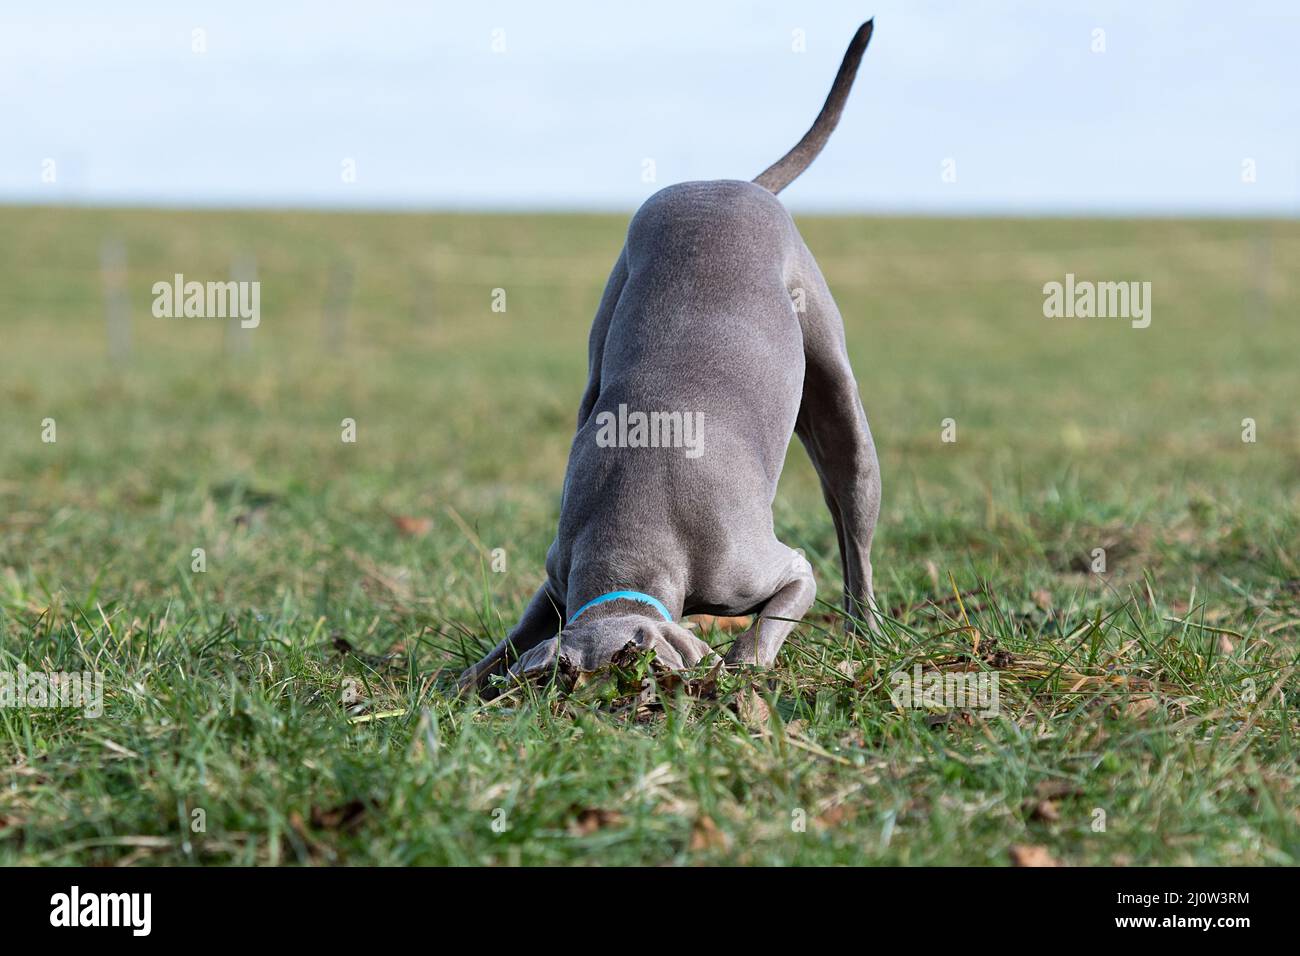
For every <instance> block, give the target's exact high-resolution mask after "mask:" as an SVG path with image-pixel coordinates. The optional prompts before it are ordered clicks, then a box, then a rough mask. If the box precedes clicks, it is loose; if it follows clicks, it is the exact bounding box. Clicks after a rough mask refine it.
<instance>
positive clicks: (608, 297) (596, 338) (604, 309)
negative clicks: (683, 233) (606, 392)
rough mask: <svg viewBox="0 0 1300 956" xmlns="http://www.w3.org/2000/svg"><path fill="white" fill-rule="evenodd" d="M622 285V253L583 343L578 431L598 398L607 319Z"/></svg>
mask: <svg viewBox="0 0 1300 956" xmlns="http://www.w3.org/2000/svg"><path fill="white" fill-rule="evenodd" d="M626 283H627V250H626V249H624V250H623V251H622V252H620V253H619V256H618V261H617V262H615V263H614V270H613V271H612V272H611V273H610V274H609V281H607V282H606V283H605V292H604V294H603V295H602V296H601V297H600V305H599V306H598V307H597V308H596V317H595V319H594V320H592V323H591V337H590V339H589V340H588V342H587V387H586V389H585V390H584V391H583V393H582V401H581V403H579V405H578V428H582V426H583V424H585V423H586V421H587V418H588V417H589V416H590V415H591V410H592V408H593V407H595V404H596V399H597V398H599V397H600V365H601V362H602V361H603V360H604V356H605V336H606V335H607V334H608V333H609V322H610V319H612V318H613V317H614V309H615V308H616V307H617V306H618V300H619V297H620V296H622V294H623V286H624V285H625V284H626Z"/></svg>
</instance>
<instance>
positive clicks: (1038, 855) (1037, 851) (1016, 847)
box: [1009, 843, 1061, 866]
mask: <svg viewBox="0 0 1300 956" xmlns="http://www.w3.org/2000/svg"><path fill="white" fill-rule="evenodd" d="M1009 852H1010V854H1011V865H1012V866H1060V865H1061V864H1060V863H1058V862H1057V861H1056V858H1055V857H1053V856H1052V854H1050V853H1049V852H1047V847H1045V846H1030V845H1029V844H1027V843H1016V844H1013V845H1012V847H1011V849H1010V851H1009Z"/></svg>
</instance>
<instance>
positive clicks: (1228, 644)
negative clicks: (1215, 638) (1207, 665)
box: [1219, 634, 1237, 654]
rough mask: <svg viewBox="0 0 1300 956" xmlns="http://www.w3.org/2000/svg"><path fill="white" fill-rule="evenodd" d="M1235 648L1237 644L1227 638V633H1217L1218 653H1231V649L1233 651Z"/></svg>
mask: <svg viewBox="0 0 1300 956" xmlns="http://www.w3.org/2000/svg"><path fill="white" fill-rule="evenodd" d="M1236 649H1237V645H1235V644H1233V643H1232V641H1230V640H1228V635H1227V634H1220V635H1219V653H1220V654H1231V653H1232V652H1233V651H1235V650H1236Z"/></svg>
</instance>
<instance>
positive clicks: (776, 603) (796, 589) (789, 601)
mask: <svg viewBox="0 0 1300 956" xmlns="http://www.w3.org/2000/svg"><path fill="white" fill-rule="evenodd" d="M816 597H817V582H816V581H814V580H813V575H812V567H811V566H810V565H809V564H808V561H807V560H806V559H805V558H804V556H803V555H801V554H799V553H798V552H797V551H791V552H790V569H789V571H788V573H787V574H786V576H785V579H784V580H783V581H782V582H781V585H780V587H779V588H778V589H777V591H776V593H775V594H773V595H772V596H771V597H770V598H768V600H767V602H766V603H765V604H764V605H763V606H762V608H760V609H759V612H758V616H757V618H756V619H755V620H754V626H753V627H751V628H750V629H749V630H747V631H745V632H744V633H743V634H741V635H740V636H739V637H737V638H736V640H735V642H734V643H733V644H732V645H731V647H730V648H728V650H727V655H726V657H724V658H723V660H725V661H726V662H727V665H728V666H735V665H738V664H757V665H758V666H760V667H771V666H772V665H773V664H774V663H776V654H777V651H779V650H780V649H781V645H782V644H784V643H785V639H786V638H787V637H789V635H790V632H791V631H792V630H794V626H795V625H796V624H798V623H799V619H800V618H802V617H803V616H804V614H806V613H807V612H808V608H810V607H812V603H813V599H814V598H816Z"/></svg>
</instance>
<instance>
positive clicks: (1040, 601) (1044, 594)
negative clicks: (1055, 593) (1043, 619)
mask: <svg viewBox="0 0 1300 956" xmlns="http://www.w3.org/2000/svg"><path fill="white" fill-rule="evenodd" d="M1030 596H1031V597H1032V598H1033V599H1034V603H1035V604H1037V605H1038V606H1039V608H1041V609H1042V610H1044V611H1050V610H1051V609H1052V592H1051V591H1048V590H1047V589H1046V588H1039V589H1038V590H1037V591H1035V592H1034V593H1033V594H1032V595H1030Z"/></svg>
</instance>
